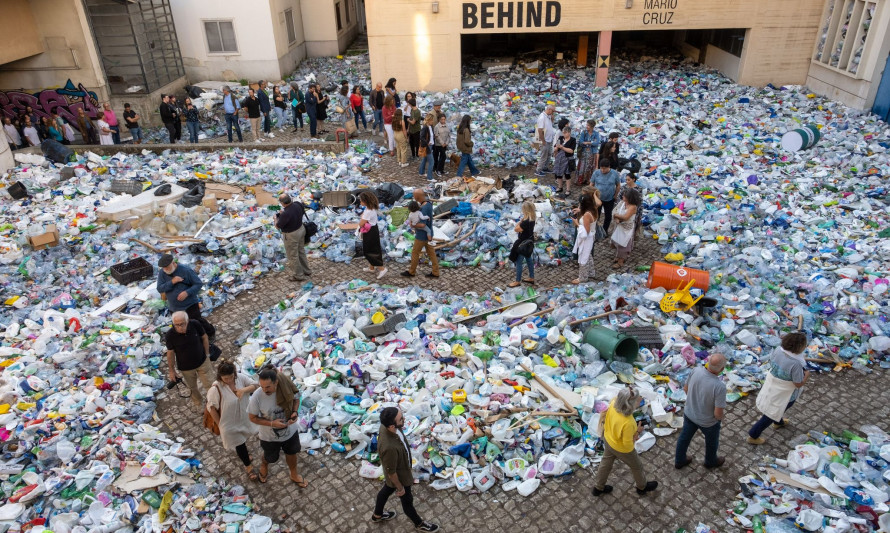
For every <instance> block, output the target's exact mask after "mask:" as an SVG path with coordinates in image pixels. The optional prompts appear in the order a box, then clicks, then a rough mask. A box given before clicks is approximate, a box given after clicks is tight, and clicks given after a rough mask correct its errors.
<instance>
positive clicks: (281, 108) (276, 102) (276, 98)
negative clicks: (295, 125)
mask: <svg viewBox="0 0 890 533" xmlns="http://www.w3.org/2000/svg"><path fill="white" fill-rule="evenodd" d="M272 105H273V106H274V107H273V109H274V111H275V118H277V119H278V129H283V128H284V116H285V115H284V112H285V111H287V104H286V103H285V102H284V95H283V94H281V89H279V88H278V87H273V88H272Z"/></svg>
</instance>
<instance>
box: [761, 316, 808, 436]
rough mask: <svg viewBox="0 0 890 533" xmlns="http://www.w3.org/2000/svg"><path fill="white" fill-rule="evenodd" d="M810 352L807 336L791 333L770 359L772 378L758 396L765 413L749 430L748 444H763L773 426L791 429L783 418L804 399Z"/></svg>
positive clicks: (768, 375) (784, 338) (801, 333)
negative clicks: (766, 431)
mask: <svg viewBox="0 0 890 533" xmlns="http://www.w3.org/2000/svg"><path fill="white" fill-rule="evenodd" d="M806 349H807V336H806V334H805V333H803V332H801V331H795V332H792V333H787V334H785V336H783V337H782V344H781V346H777V347H776V349H775V350H773V353H772V355H771V356H770V358H769V367H770V368H769V374H767V375H766V382H765V383H764V384H763V388H761V389H760V392H758V393H757V402H756V406H757V410H758V411H760V412H761V413H763V416H761V417H760V420H758V421H757V422H755V423H754V425H753V426H751V429H749V430H748V444H763V443H764V442H766V439H764V438H763V437H761V436H760V435H761V434H762V433H763V432H764V430H766V428H768V427H769V425H770V424H772V425H774V426H775V427H777V428H783V427H785V426H787V425H788V423H789V420H788V419H787V418H783V417H784V416H785V413H786V412H787V411H788V409H790V408H791V406H792V405H794V403H795V402H797V400H798V398H800V393H801V389H802V388H803V386H804V385H805V384H806V382H807V380H809V379H810V371H809V370H806V360H805V359H804V357H803V353H804V351H805V350H806Z"/></svg>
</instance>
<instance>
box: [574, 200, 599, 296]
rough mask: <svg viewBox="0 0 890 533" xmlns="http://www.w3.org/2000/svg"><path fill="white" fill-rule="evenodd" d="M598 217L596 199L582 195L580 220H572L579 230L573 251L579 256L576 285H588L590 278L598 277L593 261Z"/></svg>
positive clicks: (579, 210) (579, 209)
mask: <svg viewBox="0 0 890 533" xmlns="http://www.w3.org/2000/svg"><path fill="white" fill-rule="evenodd" d="M596 217H597V210H596V207H595V205H594V198H593V197H591V196H590V195H586V194H584V195H581V204H580V206H579V207H578V218H577V219H572V223H574V224H575V226H576V227H577V228H578V230H577V235H576V237H575V247H574V248H573V249H572V253H575V254H578V279H575V280H573V281H572V283H574V284H575V285H578V284H579V283H587V280H588V279H589V278H592V277H594V276H595V275H596V272H595V271H594V268H593V259H592V256H593V244H594V242H595V237H596Z"/></svg>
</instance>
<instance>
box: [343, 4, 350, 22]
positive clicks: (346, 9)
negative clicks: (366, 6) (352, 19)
mask: <svg viewBox="0 0 890 533" xmlns="http://www.w3.org/2000/svg"><path fill="white" fill-rule="evenodd" d="M343 10H344V11H346V25H347V26H348V25H349V0H346V3H345V4H343Z"/></svg>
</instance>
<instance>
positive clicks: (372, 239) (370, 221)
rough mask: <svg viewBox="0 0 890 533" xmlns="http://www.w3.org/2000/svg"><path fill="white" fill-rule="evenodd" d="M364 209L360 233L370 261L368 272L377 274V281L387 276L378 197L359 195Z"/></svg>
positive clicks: (365, 252) (370, 193)
mask: <svg viewBox="0 0 890 533" xmlns="http://www.w3.org/2000/svg"><path fill="white" fill-rule="evenodd" d="M358 200H359V202H360V203H361V205H362V207H364V208H365V210H364V211H362V218H361V220H360V221H359V228H358V233H359V235H361V237H362V250H363V252H364V255H365V259H367V260H368V264H369V265H371V266H369V267H368V272H377V279H380V278H382V277H383V276H385V275H386V272H387V269H386V267H385V266H383V247H382V246H381V245H380V228H378V227H377V216H378V215H377V211H378V210H379V209H380V202H379V201H378V200H377V195H375V194H374V193H372V192H370V191H363V192H362V193H361V194H359V195H358Z"/></svg>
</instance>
